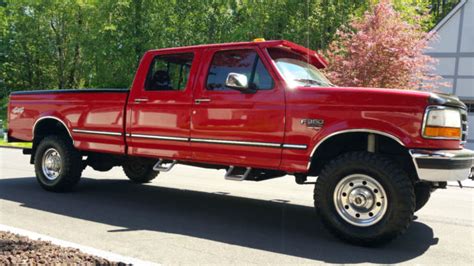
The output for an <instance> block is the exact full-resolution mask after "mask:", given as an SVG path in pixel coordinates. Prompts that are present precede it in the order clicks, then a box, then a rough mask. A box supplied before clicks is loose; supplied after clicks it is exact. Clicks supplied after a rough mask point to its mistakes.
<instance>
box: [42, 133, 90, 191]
mask: <svg viewBox="0 0 474 266" xmlns="http://www.w3.org/2000/svg"><path fill="white" fill-rule="evenodd" d="M53 150H54V151H56V152H57V153H58V154H59V156H60V158H59V159H58V163H59V164H60V169H59V170H58V171H57V172H58V173H59V174H58V175H57V176H56V177H51V176H50V177H49V178H48V175H47V174H46V172H47V171H46V170H44V168H43V166H45V167H46V163H45V160H43V159H44V158H45V156H46V155H47V154H49V153H50V152H48V151H53ZM56 158H57V157H56ZM82 170H83V167H82V157H81V154H80V152H79V151H78V150H76V149H75V148H74V146H73V145H72V142H71V140H70V139H68V138H64V137H61V136H56V135H52V136H47V137H45V138H44V139H43V140H41V142H40V143H39V144H38V147H37V148H36V153H35V173H36V179H37V180H38V182H39V184H40V185H41V187H43V188H44V189H45V190H48V191H53V192H65V191H70V190H72V189H73V188H74V187H75V186H76V185H77V183H78V182H79V180H80V178H81V174H82Z"/></svg>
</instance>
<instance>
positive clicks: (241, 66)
mask: <svg viewBox="0 0 474 266" xmlns="http://www.w3.org/2000/svg"><path fill="white" fill-rule="evenodd" d="M229 73H239V74H243V75H245V76H247V79H248V81H249V86H250V87H251V88H252V89H254V90H270V89H272V88H273V79H272V77H271V76H270V74H269V73H268V71H267V69H266V68H265V66H264V65H263V63H262V60H261V59H260V57H259V56H258V54H257V52H256V51H255V50H253V49H240V50H225V51H219V52H216V53H215V54H214V56H213V58H212V61H211V65H210V67H209V72H208V75H207V83H206V88H207V90H211V91H228V90H231V89H229V88H227V87H226V86H225V81H226V79H227V76H228V75H229Z"/></svg>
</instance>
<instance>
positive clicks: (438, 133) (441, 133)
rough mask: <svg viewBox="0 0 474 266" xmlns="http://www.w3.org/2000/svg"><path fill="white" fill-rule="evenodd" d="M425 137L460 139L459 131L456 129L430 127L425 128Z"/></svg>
mask: <svg viewBox="0 0 474 266" xmlns="http://www.w3.org/2000/svg"><path fill="white" fill-rule="evenodd" d="M425 137H433V138H460V137H461V129H460V128H458V127H430V126H427V127H426V128H425Z"/></svg>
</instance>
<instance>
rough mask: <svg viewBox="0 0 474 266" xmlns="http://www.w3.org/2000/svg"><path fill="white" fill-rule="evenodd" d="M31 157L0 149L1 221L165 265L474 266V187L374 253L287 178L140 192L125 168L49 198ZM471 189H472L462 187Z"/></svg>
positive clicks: (204, 175)
mask: <svg viewBox="0 0 474 266" xmlns="http://www.w3.org/2000/svg"><path fill="white" fill-rule="evenodd" d="M28 162H29V157H28V156H24V155H22V154H21V150H16V149H4V148H0V224H4V225H7V226H13V227H17V228H22V229H25V230H29V231H33V232H37V233H40V234H44V235H48V236H51V237H55V238H58V239H63V240H65V241H70V242H74V243H78V244H81V245H85V246H90V247H93V248H98V249H101V250H106V251H110V252H114V253H118V254H121V255H124V256H130V257H135V258H139V259H142V260H147V261H153V262H156V263H162V264H176V263H181V264H196V263H213V264H317V263H323V262H328V263H338V264H341V263H343V264H349V263H381V264H386V263H407V264H427V265H428V264H429V265H431V264H443V265H455V264H457V265H467V264H470V265H472V264H474V252H472V251H473V250H474V243H473V242H474V230H473V229H474V207H473V203H474V188H472V187H467V188H464V189H460V188H458V187H456V186H452V185H450V186H449V187H448V189H446V190H439V191H436V192H435V193H434V194H433V195H432V198H431V200H430V202H429V203H428V204H427V205H426V207H424V208H423V209H422V210H420V211H419V212H417V213H416V216H417V219H416V220H415V222H414V223H413V224H412V226H411V227H410V228H409V230H408V232H407V233H406V234H405V235H403V236H402V237H400V238H398V239H396V240H395V241H394V242H392V243H390V244H388V245H385V246H383V247H378V248H363V247H357V246H352V245H349V244H346V243H344V242H341V241H340V240H338V239H336V238H334V237H333V236H331V235H330V234H329V233H328V232H327V231H326V230H325V229H324V227H323V226H322V224H321V223H320V222H319V219H318V217H317V215H316V214H315V212H314V210H313V207H312V205H313V203H312V196H313V195H312V190H313V186H312V185H304V186H299V185H296V184H295V182H294V179H293V178H292V177H290V176H287V177H283V178H278V179H274V180H268V181H263V182H251V181H247V182H235V181H225V180H224V178H223V176H224V172H223V171H215V170H204V169H199V168H193V167H187V166H179V165H178V166H176V167H175V168H174V169H173V170H172V171H171V172H169V173H162V174H160V175H159V176H158V177H157V178H156V179H155V180H153V182H152V183H150V184H146V185H136V184H133V183H131V182H129V181H128V180H127V178H126V177H125V175H124V174H123V172H122V170H121V168H118V167H116V168H114V169H113V170H112V171H109V172H104V173H102V172H96V171H93V170H91V168H87V169H86V170H85V171H84V173H83V178H82V180H81V182H80V185H79V186H78V188H77V190H76V191H74V192H71V193H50V192H46V191H44V190H42V189H41V188H40V186H39V185H38V184H37V182H36V180H35V178H34V170H33V166H32V165H30V164H29V163H28ZM466 184H467V185H470V184H471V183H470V182H467V183H466Z"/></svg>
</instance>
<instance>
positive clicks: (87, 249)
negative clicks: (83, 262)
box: [0, 224, 160, 265]
mask: <svg viewBox="0 0 474 266" xmlns="http://www.w3.org/2000/svg"><path fill="white" fill-rule="evenodd" d="M0 231H7V232H10V233H13V234H18V235H22V236H26V237H28V238H31V239H34V240H42V241H50V242H51V243H53V244H55V245H58V246H61V247H69V248H76V249H79V250H80V251H81V252H84V253H87V254H90V255H93V256H97V257H101V258H104V259H107V260H109V261H115V262H123V263H126V264H129V265H160V264H156V263H153V262H150V261H144V260H140V259H135V258H131V257H126V256H122V255H119V254H115V253H112V252H108V251H104V250H100V249H96V248H92V247H87V246H83V245H79V244H76V243H72V242H68V241H64V240H60V239H57V238H54V237H50V236H47V235H42V234H38V233H34V232H31V231H28V230H24V229H20V228H15V227H12V226H8V225H3V224H0Z"/></svg>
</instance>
